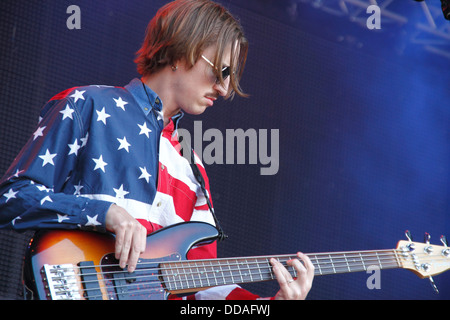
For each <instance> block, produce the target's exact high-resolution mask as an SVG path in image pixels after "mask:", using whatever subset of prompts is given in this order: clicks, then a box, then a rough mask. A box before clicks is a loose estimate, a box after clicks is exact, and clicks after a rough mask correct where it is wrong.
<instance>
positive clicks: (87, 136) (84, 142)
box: [80, 132, 89, 148]
mask: <svg viewBox="0 0 450 320" xmlns="http://www.w3.org/2000/svg"><path fill="white" fill-rule="evenodd" d="M88 138H89V132H88V133H86V136H85V137H84V138H80V140H81V148H83V147H84V146H85V145H86V144H87V141H88Z"/></svg>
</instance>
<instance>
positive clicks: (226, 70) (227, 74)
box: [202, 55, 230, 84]
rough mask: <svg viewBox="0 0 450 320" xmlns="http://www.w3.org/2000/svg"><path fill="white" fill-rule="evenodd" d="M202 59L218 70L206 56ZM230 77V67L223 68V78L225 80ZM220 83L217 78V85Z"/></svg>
mask: <svg viewBox="0 0 450 320" xmlns="http://www.w3.org/2000/svg"><path fill="white" fill-rule="evenodd" d="M202 58H203V59H204V60H205V61H206V62H208V63H209V65H210V66H211V67H213V68H214V69H217V68H216V66H215V65H214V64H213V63H212V62H211V61H209V60H208V59H207V58H206V57H205V56H204V55H202ZM229 75H230V67H223V68H222V78H223V80H225V79H226V78H228V76H229ZM219 83H220V79H219V78H216V84H219Z"/></svg>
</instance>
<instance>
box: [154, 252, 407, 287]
mask: <svg viewBox="0 0 450 320" xmlns="http://www.w3.org/2000/svg"><path fill="white" fill-rule="evenodd" d="M308 257H309V258H310V260H311V262H312V263H313V265H314V268H315V269H314V274H315V276H319V275H326V274H337V273H349V272H359V271H366V270H368V268H369V267H370V268H373V267H376V268H379V269H393V268H399V267H401V265H400V262H399V259H398V257H397V254H396V250H394V249H392V250H376V251H375V250H374V251H348V252H330V253H317V254H316V253H312V254H308ZM271 258H275V259H278V260H279V261H280V262H281V263H282V264H284V265H285V266H286V267H287V269H288V271H289V272H290V273H291V275H292V276H293V277H296V276H297V274H296V270H295V269H294V268H292V267H289V266H287V264H286V262H287V261H288V260H291V259H298V258H297V256H296V255H278V256H258V257H242V258H224V259H208V260H192V261H176V262H167V263H162V264H161V270H162V271H161V276H162V278H163V281H164V283H165V286H166V288H167V289H168V290H169V291H171V292H173V293H181V292H189V291H196V290H193V289H200V288H208V287H213V286H218V285H227V284H238V283H241V284H242V283H250V282H260V281H267V280H273V279H275V275H274V274H273V272H272V266H271V264H270V259H271Z"/></svg>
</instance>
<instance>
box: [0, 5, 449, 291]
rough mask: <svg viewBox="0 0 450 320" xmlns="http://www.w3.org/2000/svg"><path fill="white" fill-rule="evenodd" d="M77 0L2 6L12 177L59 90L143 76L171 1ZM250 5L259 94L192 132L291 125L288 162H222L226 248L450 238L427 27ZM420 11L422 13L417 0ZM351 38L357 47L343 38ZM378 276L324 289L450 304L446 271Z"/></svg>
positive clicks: (243, 14)
mask: <svg viewBox="0 0 450 320" xmlns="http://www.w3.org/2000/svg"><path fill="white" fill-rule="evenodd" d="M72 2H73V1H65V0H64V1H46V2H45V4H42V2H41V1H2V3H1V4H0V9H1V10H0V14H1V18H0V26H1V30H0V37H1V38H0V39H1V44H2V45H1V49H0V50H1V56H2V58H1V59H0V60H1V61H0V81H1V87H0V96H1V102H0V103H1V104H0V151H1V152H0V166H1V167H0V171H1V173H3V172H4V171H5V170H6V168H7V167H8V165H9V163H10V162H11V161H12V160H13V158H14V157H15V155H16V154H17V153H18V151H19V149H20V148H21V147H22V145H23V144H24V143H25V140H26V139H27V138H28V136H29V135H30V134H31V133H32V132H33V131H34V126H35V124H36V120H37V116H38V113H39V109H40V107H41V106H42V105H43V104H44V103H45V101H47V100H48V99H49V98H50V97H51V96H53V95H54V94H55V93H57V92H59V91H62V90H64V89H66V88H69V87H72V86H77V85H85V84H109V85H124V84H126V83H127V82H128V81H129V80H130V79H131V78H133V77H135V76H137V73H136V71H135V66H134V63H133V61H132V60H133V58H134V53H135V51H136V50H137V49H138V48H139V46H140V44H141V41H142V39H143V35H144V31H145V28H146V26H147V23H148V21H149V19H150V18H151V17H152V16H153V15H154V13H155V12H156V9H157V8H159V7H160V6H161V5H163V4H164V3H166V1H162V0H157V1H144V0H133V1H126V2H125V1H119V0H114V1H113V0H108V1H95V2H93V1H87V0H79V1H76V3H75V2H73V3H72ZM239 2H240V1H228V0H227V1H223V3H224V4H225V5H226V6H227V7H229V8H230V10H231V11H232V12H233V13H234V14H235V15H236V16H238V17H239V18H240V20H241V22H242V24H243V26H244V29H245V30H246V34H247V36H248V38H249V40H250V52H249V57H248V63H247V68H246V72H245V75H244V78H243V81H242V85H243V88H244V89H245V90H246V91H247V92H248V93H249V94H250V98H248V99H242V98H236V99H234V100H233V101H231V102H229V101H226V102H221V103H218V104H217V105H216V106H215V107H214V108H213V109H209V110H208V111H207V112H206V113H205V114H204V115H201V116H199V117H191V116H186V118H187V119H185V120H186V121H184V120H183V125H184V126H185V127H186V128H187V129H189V130H192V128H193V127H192V126H193V124H192V123H193V121H202V129H203V131H206V130H207V129H209V128H217V129H219V130H221V132H223V133H224V134H225V131H226V129H236V128H242V129H244V130H247V129H268V130H269V132H270V129H279V135H280V136H279V138H280V140H279V141H280V144H279V149H280V152H279V171H278V173H277V174H276V175H272V176H262V175H260V167H261V165H248V164H247V165H238V164H233V165H231V164H229V165H226V164H211V165H209V166H208V167H207V170H208V173H209V176H210V180H211V185H212V192H213V200H214V204H215V207H216V212H217V213H218V214H219V217H220V220H221V222H222V225H223V227H224V229H225V230H226V232H227V234H228V235H229V239H228V240H226V241H225V242H223V243H221V244H220V246H219V254H220V256H227V257H229V256H243V255H260V254H261V255H265V254H281V253H293V252H296V251H298V250H301V251H303V252H306V253H309V252H327V251H342V250H364V249H391V248H394V247H395V246H396V243H397V241H398V240H401V239H402V240H403V239H404V238H405V237H404V231H405V230H406V229H409V230H411V231H412V233H413V235H414V236H415V240H418V241H422V237H423V234H424V232H429V233H430V234H431V235H432V242H433V243H435V244H440V243H439V240H438V239H439V236H440V235H441V234H445V233H446V232H447V231H450V223H449V217H448V215H449V213H450V212H449V209H450V206H449V191H450V189H449V177H450V172H449V168H450V167H449V163H450V162H449V161H450V149H449V142H450V133H449V129H448V128H449V121H450V111H449V107H450V106H449V101H450V90H449V86H448V84H449V80H450V79H449V75H448V70H449V67H450V60H448V59H445V58H442V57H438V56H436V55H432V54H431V53H427V52H425V51H424V50H422V49H421V48H420V47H417V46H413V45H409V44H408V43H407V42H405V41H406V40H405V39H408V35H409V32H411V33H412V32H413V31H411V30H408V28H406V27H404V26H403V27H401V28H400V27H396V26H395V25H394V26H392V25H391V26H389V25H387V26H385V25H383V20H382V29H381V30H368V29H367V28H363V27H361V26H359V25H356V24H354V23H349V21H348V19H345V18H342V17H341V18H339V17H334V16H332V15H328V14H326V13H324V12H323V11H320V10H317V9H315V8H313V7H311V6H309V5H307V4H306V3H305V4H302V3H299V6H298V16H297V20H296V21H295V22H293V21H290V20H289V19H288V17H287V16H286V14H285V11H284V10H283V9H284V8H283V7H282V6H281V5H280V3H283V1H281V2H276V1H272V2H271V1H263V0H261V1H256V0H255V1H243V2H244V3H239ZM71 4H76V5H78V6H79V7H80V9H81V29H80V30H68V29H67V28H66V19H67V18H68V16H69V15H68V14H66V9H67V7H68V6H69V5H71ZM405 7H406V8H407V9H408V10H407V11H406V13H407V14H410V16H409V18H410V19H415V18H417V15H418V14H417V10H419V9H418V4H417V3H416V2H414V1H412V0H411V1H410V2H409V3H407V4H406V3H405ZM382 19H383V18H382ZM413 23H414V22H410V23H409V25H411V24H413ZM449 23H450V22H449ZM396 28H398V30H397V29H396ZM397 31H398V32H397ZM405 34H406V35H405ZM342 35H344V36H342ZM348 35H350V36H348ZM349 38H351V39H356V40H354V41H342V39H349ZM400 44H401V48H402V50H401V52H399V50H398V48H399V45H400ZM207 144H208V143H207V142H205V143H204V145H203V147H205V146H206V145H207ZM368 277H369V274H366V273H364V272H362V273H353V274H344V275H329V276H321V277H316V279H315V280H314V286H313V289H312V290H311V293H310V295H309V298H310V299H449V298H450V275H449V274H448V273H445V274H442V275H439V276H436V277H435V281H436V283H437V285H438V287H439V289H440V291H441V293H440V294H439V295H435V294H433V291H432V289H431V286H430V285H429V283H428V280H421V279H419V278H418V277H417V276H416V275H414V274H413V273H411V272H409V271H406V270H383V271H382V272H381V289H373V290H369V289H368V288H367V286H366V280H367V278H368ZM3 279H5V278H3ZM5 281H6V280H5ZM247 287H248V288H249V289H251V290H252V291H255V292H256V293H259V294H261V295H273V294H274V293H275V292H276V290H277V287H276V285H275V284H274V283H263V284H255V285H250V286H247Z"/></svg>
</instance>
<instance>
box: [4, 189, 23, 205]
mask: <svg viewBox="0 0 450 320" xmlns="http://www.w3.org/2000/svg"><path fill="white" fill-rule="evenodd" d="M18 192H19V191H14V190H13V189H9V191H8V193H5V194H3V196H4V197H6V201H5V203H6V202H8V201H9V199H11V198H15V197H16V194H17V193H18Z"/></svg>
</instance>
